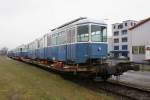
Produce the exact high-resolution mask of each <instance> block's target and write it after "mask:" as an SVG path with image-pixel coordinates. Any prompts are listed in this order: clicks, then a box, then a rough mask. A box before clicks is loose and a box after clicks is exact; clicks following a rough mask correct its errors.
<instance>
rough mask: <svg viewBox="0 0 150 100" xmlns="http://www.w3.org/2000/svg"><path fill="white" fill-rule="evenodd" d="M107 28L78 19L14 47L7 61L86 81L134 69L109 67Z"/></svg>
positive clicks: (100, 23)
mask: <svg viewBox="0 0 150 100" xmlns="http://www.w3.org/2000/svg"><path fill="white" fill-rule="evenodd" d="M107 45H108V44H107V24H106V23H105V22H104V21H103V20H102V21H98V20H93V19H89V18H84V17H82V18H78V19H75V20H73V21H71V22H68V23H66V24H64V25H61V26H59V27H57V28H55V29H53V30H51V32H50V33H47V34H45V35H44V36H43V37H41V38H39V39H36V40H35V41H33V42H31V43H29V44H26V45H22V46H19V47H17V48H16V49H14V50H12V51H10V52H9V53H8V56H9V57H12V58H14V59H18V60H22V61H30V62H32V63H33V62H34V63H37V64H39V63H41V64H44V65H49V68H50V69H53V70H57V71H58V72H63V73H73V74H80V75H83V76H86V77H92V78H94V77H96V76H100V77H102V78H103V79H105V80H106V79H107V78H109V77H110V76H112V75H120V74H122V73H123V72H125V71H127V70H132V69H135V68H137V66H135V65H133V64H132V63H130V62H127V63H119V64H116V65H115V66H110V65H109V64H108V63H106V62H105V61H106V59H107Z"/></svg>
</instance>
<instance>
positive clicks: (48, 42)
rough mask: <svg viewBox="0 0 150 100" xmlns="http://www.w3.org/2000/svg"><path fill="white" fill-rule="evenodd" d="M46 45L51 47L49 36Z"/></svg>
mask: <svg viewBox="0 0 150 100" xmlns="http://www.w3.org/2000/svg"><path fill="white" fill-rule="evenodd" d="M47 45H48V46H51V36H48V39H47Z"/></svg>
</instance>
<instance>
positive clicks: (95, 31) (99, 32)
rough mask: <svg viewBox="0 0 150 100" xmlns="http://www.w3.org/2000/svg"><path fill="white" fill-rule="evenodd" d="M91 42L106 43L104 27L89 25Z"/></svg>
mask: <svg viewBox="0 0 150 100" xmlns="http://www.w3.org/2000/svg"><path fill="white" fill-rule="evenodd" d="M91 41H92V42H106V41H107V30H106V27H104V26H99V25H91Z"/></svg>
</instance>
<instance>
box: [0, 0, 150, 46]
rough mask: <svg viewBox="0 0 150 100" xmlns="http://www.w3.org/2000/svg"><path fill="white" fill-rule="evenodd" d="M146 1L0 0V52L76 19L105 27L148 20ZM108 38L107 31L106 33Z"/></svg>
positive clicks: (147, 1)
mask: <svg viewBox="0 0 150 100" xmlns="http://www.w3.org/2000/svg"><path fill="white" fill-rule="evenodd" d="M149 4H150V0H0V48H1V47H3V46H7V47H9V48H14V47H16V46H18V45H20V44H26V43H29V42H31V41H33V40H34V39H36V38H39V37H41V36H42V35H44V34H45V33H48V32H49V31H50V30H51V29H53V28H55V27H57V26H59V25H62V24H64V23H66V22H68V21H70V20H73V19H76V18H78V17H89V18H95V19H108V20H107V22H108V24H112V23H116V22H121V21H123V20H129V19H131V20H137V21H138V20H141V19H145V18H147V17H150V11H149V10H150V6H149ZM109 35H111V31H109Z"/></svg>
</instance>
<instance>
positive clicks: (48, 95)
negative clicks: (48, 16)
mask: <svg viewBox="0 0 150 100" xmlns="http://www.w3.org/2000/svg"><path fill="white" fill-rule="evenodd" d="M0 100H115V99H114V98H113V97H110V96H107V95H106V94H104V93H99V92H95V91H92V90H90V89H87V88H85V87H82V86H80V85H78V84H75V83H73V82H71V81H69V80H64V79H63V78H62V77H61V76H59V75H57V74H54V73H50V72H48V71H45V70H42V69H39V68H36V67H33V66H32V65H28V64H25V63H22V62H18V61H15V60H11V59H9V58H7V57H0Z"/></svg>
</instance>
